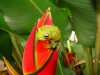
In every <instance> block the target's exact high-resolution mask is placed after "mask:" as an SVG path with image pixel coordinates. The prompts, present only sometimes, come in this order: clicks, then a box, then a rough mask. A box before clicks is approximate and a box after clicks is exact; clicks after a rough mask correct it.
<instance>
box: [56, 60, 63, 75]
mask: <svg viewBox="0 0 100 75" xmlns="http://www.w3.org/2000/svg"><path fill="white" fill-rule="evenodd" d="M57 64H58V67H59V69H60V73H61V75H64V73H63V70H62V67H61V63H60V60H59V58H58V61H57Z"/></svg>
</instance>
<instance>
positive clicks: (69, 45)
mask: <svg viewBox="0 0 100 75" xmlns="http://www.w3.org/2000/svg"><path fill="white" fill-rule="evenodd" d="M67 46H68V51H69V52H71V44H70V40H67Z"/></svg>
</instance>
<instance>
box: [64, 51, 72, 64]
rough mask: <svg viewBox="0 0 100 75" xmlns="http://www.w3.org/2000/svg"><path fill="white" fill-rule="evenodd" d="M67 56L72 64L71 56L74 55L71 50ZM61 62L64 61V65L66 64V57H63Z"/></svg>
mask: <svg viewBox="0 0 100 75" xmlns="http://www.w3.org/2000/svg"><path fill="white" fill-rule="evenodd" d="M67 56H68V60H69V63H70V64H72V63H73V57H74V54H73V52H69V53H67ZM63 62H64V65H65V66H67V64H68V62H67V60H66V57H64V58H63Z"/></svg>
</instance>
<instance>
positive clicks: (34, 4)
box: [29, 0, 43, 15]
mask: <svg viewBox="0 0 100 75" xmlns="http://www.w3.org/2000/svg"><path fill="white" fill-rule="evenodd" d="M29 1H30V2H31V3H32V5H33V6H34V7H35V8H36V9H37V10H38V11H39V12H40V14H42V15H43V11H42V10H41V9H40V8H39V6H38V5H37V4H36V3H35V2H34V0H29Z"/></svg>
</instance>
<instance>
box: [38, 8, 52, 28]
mask: <svg viewBox="0 0 100 75" xmlns="http://www.w3.org/2000/svg"><path fill="white" fill-rule="evenodd" d="M52 24H53V23H52V17H51V12H50V8H48V9H47V10H46V12H45V13H44V15H43V16H42V18H41V19H40V21H39V23H38V28H40V27H42V26H43V25H52Z"/></svg>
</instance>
